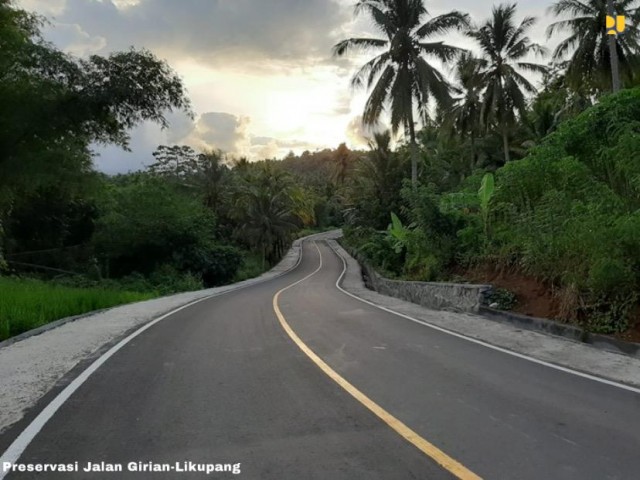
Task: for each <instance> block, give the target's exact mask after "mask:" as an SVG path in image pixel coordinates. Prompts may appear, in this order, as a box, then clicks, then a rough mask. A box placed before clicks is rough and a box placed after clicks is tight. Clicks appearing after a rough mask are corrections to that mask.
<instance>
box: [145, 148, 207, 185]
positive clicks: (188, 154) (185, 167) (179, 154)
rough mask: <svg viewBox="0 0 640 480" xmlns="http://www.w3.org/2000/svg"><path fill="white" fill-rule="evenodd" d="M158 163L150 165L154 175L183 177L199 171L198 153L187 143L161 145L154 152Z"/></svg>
mask: <svg viewBox="0 0 640 480" xmlns="http://www.w3.org/2000/svg"><path fill="white" fill-rule="evenodd" d="M153 158H155V160H156V163H154V164H152V165H150V166H149V171H150V172H151V173H152V174H154V175H160V176H166V177H172V178H174V179H182V178H184V177H186V176H191V175H194V174H195V173H196V171H197V154H196V152H195V151H194V150H193V149H192V148H191V147H189V146H187V145H172V146H170V147H169V146H167V145H160V146H159V147H158V148H156V151H155V152H153Z"/></svg>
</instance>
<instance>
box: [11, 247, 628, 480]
mask: <svg viewBox="0 0 640 480" xmlns="http://www.w3.org/2000/svg"><path fill="white" fill-rule="evenodd" d="M317 245H318V247H316V244H315V243H313V242H306V243H305V245H304V249H303V259H302V262H301V263H300V265H299V266H298V267H297V268H296V269H294V270H293V271H291V272H290V273H288V274H286V275H284V276H282V277H280V278H278V279H275V280H271V281H269V282H265V283H262V284H259V285H255V286H253V287H250V288H247V289H244V290H241V291H238V292H234V293H230V294H227V295H223V296H220V297H216V298H212V299H210V300H206V301H204V302H201V303H198V304H196V305H194V306H192V307H189V308H187V309H184V310H182V311H180V312H178V313H176V314H174V315H173V316H171V317H169V318H167V319H165V320H163V321H161V322H160V323H158V324H156V325H154V326H153V327H152V328H149V329H148V330H146V331H145V332H144V333H142V334H141V335H139V336H138V337H136V338H135V339H133V340H132V341H131V342H130V343H128V344H127V345H126V346H125V347H124V348H123V349H121V350H120V351H118V352H117V353H116V354H115V355H114V356H113V357H111V358H110V359H109V360H107V362H106V363H105V364H104V365H103V366H102V367H101V368H99V369H98V370H97V371H96V372H95V373H94V374H93V375H92V376H91V377H89V379H88V380H87V381H86V382H85V383H84V384H83V385H82V386H81V387H80V388H79V389H78V390H77V391H76V392H75V393H74V394H73V395H72V396H71V397H70V398H69V399H68V400H67V401H66V402H65V403H64V404H63V405H62V406H61V407H60V409H59V410H58V411H57V413H56V414H55V415H54V416H53V418H51V420H49V422H48V423H46V424H45V426H44V428H43V429H42V430H41V431H40V432H39V433H38V435H37V436H36V437H35V438H34V440H33V441H32V442H31V443H30V444H29V445H28V447H27V448H26V450H25V451H24V453H23V454H22V456H21V458H20V460H19V462H20V463H33V464H35V463H40V464H42V463H56V464H58V463H71V462H76V461H77V462H79V465H80V468H82V467H83V466H84V465H85V464H86V463H87V462H93V463H98V462H107V463H109V464H123V465H124V468H125V472H123V473H86V472H82V471H80V472H78V473H71V474H70V473H64V474H55V473H47V474H35V473H34V474H29V473H12V474H9V475H8V477H7V478H8V479H30V478H38V479H41V478H46V479H54V480H55V479H75V478H78V479H94V478H95V479H101V478H110V479H114V478H132V479H145V478H167V479H175V478H178V479H182V478H185V479H190V478H246V479H278V480H286V479H296V480H297V479H323V480H324V479H331V480H334V479H345V480H347V479H348V480H357V479H367V480H368V479H390V480H396V479H398V480H402V479H425V480H426V479H428V480H438V479H449V478H455V475H454V474H452V473H451V472H450V471H449V470H447V468H445V467H443V466H441V465H439V463H438V461H439V460H442V459H441V457H438V455H432V456H429V455H426V454H425V453H424V452H423V451H421V450H420V449H419V448H417V447H416V446H415V445H414V444H412V443H411V442H409V441H407V440H406V439H405V438H403V437H402V436H401V435H399V434H398V433H397V432H396V431H394V430H393V429H392V428H391V426H390V422H391V423H393V422H402V423H403V424H404V425H406V426H407V427H409V428H410V429H412V430H413V431H414V432H415V433H416V434H417V436H418V440H420V441H424V442H428V443H429V444H430V445H433V446H434V447H437V448H438V449H440V450H441V451H442V452H443V453H444V454H446V455H448V456H449V457H450V458H452V459H454V460H456V461H457V462H459V463H460V464H461V465H463V466H464V467H466V468H467V469H469V471H471V472H474V473H475V474H477V475H478V476H479V477H482V478H486V479H517V480H528V479H531V480H540V479H544V480H548V479H576V480H577V479H580V480H589V479H594V480H602V479H625V480H626V479H637V478H640V450H639V447H640V395H638V394H636V393H633V392H629V391H625V390H621V389H618V388H616V387H613V386H609V385H606V384H602V383H598V382H595V381H592V380H589V379H585V378H581V377H578V376H574V375H571V374H569V373H565V372H561V371H558V370H554V369H551V368H548V367H545V366H543V365H539V364H535V363H532V362H528V361H526V360H524V359H520V358H517V357H513V356H509V355H506V354H504V353H501V352H499V351H495V350H492V349H489V348H486V347H483V346H481V345H477V344H474V343H471V342H468V341H465V340H463V339H460V338H457V337H454V336H450V335H447V334H445V333H441V332H438V331H435V330H432V329H430V328H428V327H425V326H422V325H418V324H416V323H413V322H410V321H408V320H405V319H402V318H400V317H397V316H395V315H392V314H390V313H388V312H385V311H382V310H380V309H377V308H375V307H373V306H370V305H367V304H365V303H362V302H360V301H358V300H356V299H354V298H351V297H350V296H347V295H345V294H344V293H342V292H340V291H339V290H338V289H337V288H336V286H335V283H336V280H337V278H338V277H339V276H340V274H341V272H342V262H341V260H340V259H339V258H338V257H337V256H336V255H335V253H333V251H332V250H330V249H329V248H328V247H327V246H326V245H325V244H324V243H323V242H318V244H317ZM320 258H322V267H321V268H318V267H319V266H320ZM313 272H316V273H315V274H313V275H312V276H310V277H308V278H306V279H305V277H307V276H309V275H311V274H312V273H313ZM302 279H304V280H303V281H302V282H300V283H298V284H297V285H295V286H293V287H291V288H289V289H287V290H285V291H283V292H282V293H281V294H280V295H279V299H278V306H279V309H280V311H281V313H282V315H283V317H284V318H285V319H286V323H287V324H288V325H289V326H290V328H291V329H292V330H293V332H295V334H296V335H297V336H298V337H299V340H300V341H301V342H303V343H304V344H306V346H308V348H310V349H311V350H312V351H313V352H315V354H317V356H318V357H319V358H320V359H321V360H322V361H324V362H326V364H327V366H328V368H330V369H332V370H333V371H334V372H335V373H336V374H337V375H339V376H340V377H341V378H343V379H344V380H346V381H347V382H349V383H350V384H351V385H352V386H353V387H354V388H356V389H358V390H359V391H360V392H362V393H363V394H364V395H366V397H368V399H369V400H371V401H372V402H375V403H376V404H377V405H378V406H379V407H380V408H382V409H384V411H385V412H386V413H388V414H389V416H390V417H391V419H392V420H391V421H387V422H385V421H383V420H381V419H380V418H379V417H378V416H376V415H374V413H372V412H371V411H370V409H368V408H367V405H366V403H362V402H360V401H358V400H357V399H355V398H354V397H353V396H352V395H351V394H350V393H349V392H347V391H346V390H345V389H344V388H343V387H342V386H340V385H339V384H338V383H336V381H335V380H334V379H332V378H330V377H329V376H328V375H327V373H326V372H325V371H323V370H322V369H321V368H319V367H318V365H317V364H316V363H314V362H313V361H312V360H311V359H310V358H309V356H308V355H307V354H306V353H304V352H303V351H302V350H301V349H300V348H299V346H298V345H297V344H296V343H295V342H294V341H293V340H292V338H291V337H290V336H289V334H288V333H287V332H286V331H285V329H283V326H282V324H281V322H280V320H279V319H278V318H277V316H276V314H275V312H274V308H273V298H274V295H275V294H276V293H277V292H279V291H280V290H282V289H283V288H285V287H287V286H289V285H291V284H293V283H295V282H297V281H300V280H302ZM392 426H393V425H392ZM414 443H416V442H414ZM432 457H433V458H432ZM138 461H140V462H156V463H168V464H175V462H183V461H191V462H194V463H195V464H215V463H231V464H236V463H240V464H241V472H242V473H241V474H240V475H237V476H234V475H233V474H231V473H223V474H211V475H209V476H206V475H204V474H202V473H200V474H197V473H191V474H190V473H175V472H172V473H164V474H162V473H156V474H151V473H148V474H145V473H131V472H129V473H127V472H126V465H127V464H128V463H129V462H138ZM467 478H469V477H467Z"/></svg>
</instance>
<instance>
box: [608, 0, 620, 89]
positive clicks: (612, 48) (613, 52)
mask: <svg viewBox="0 0 640 480" xmlns="http://www.w3.org/2000/svg"><path fill="white" fill-rule="evenodd" d="M607 12H608V14H609V16H611V17H614V18H615V12H614V9H613V0H607ZM608 37H609V56H610V57H611V89H612V90H613V93H616V92H617V91H619V90H620V88H621V85H620V61H619V59H618V42H617V36H616V35H608Z"/></svg>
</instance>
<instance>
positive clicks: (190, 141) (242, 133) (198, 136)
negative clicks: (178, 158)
mask: <svg viewBox="0 0 640 480" xmlns="http://www.w3.org/2000/svg"><path fill="white" fill-rule="evenodd" d="M250 123H251V119H250V118H249V117H244V116H236V115H232V114H230V113H223V112H207V113H203V114H202V115H200V117H199V118H198V119H197V121H196V122H195V124H194V125H193V128H192V130H191V131H190V132H189V133H188V134H187V135H186V136H185V137H184V138H183V139H182V141H181V142H177V143H186V144H187V145H190V146H192V147H193V148H196V149H199V150H208V149H216V150H217V149H220V150H223V151H225V152H227V153H230V154H232V155H236V156H243V155H247V154H248V151H249V143H250V142H249V124H250Z"/></svg>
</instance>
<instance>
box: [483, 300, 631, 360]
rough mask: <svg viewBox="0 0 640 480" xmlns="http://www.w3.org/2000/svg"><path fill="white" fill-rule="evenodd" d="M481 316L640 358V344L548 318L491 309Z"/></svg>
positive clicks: (487, 308) (485, 310)
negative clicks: (590, 331)
mask: <svg viewBox="0 0 640 480" xmlns="http://www.w3.org/2000/svg"><path fill="white" fill-rule="evenodd" d="M479 314H480V315H481V316H482V317H483V318H486V319H489V320H493V321H495V322H500V323H508V324H511V325H515V326H517V327H519V328H524V329H526V330H532V331H536V332H543V333H549V334H551V335H556V336H559V337H564V338H568V339H571V340H574V341H577V342H582V343H586V344H588V345H590V346H592V347H595V348H599V349H602V350H607V351H610V352H615V353H621V354H624V355H629V356H632V357H636V358H640V343H633V342H626V341H624V340H618V339H617V338H613V337H608V336H606V335H601V334H597V333H589V332H587V331H585V330H584V329H582V328H580V327H576V326H575V325H569V324H564V323H560V322H556V321H554V320H549V319H547V318H537V317H530V316H528V315H521V314H519V313H513V312H505V311H502V310H495V309H493V308H489V307H480V312H479Z"/></svg>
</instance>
